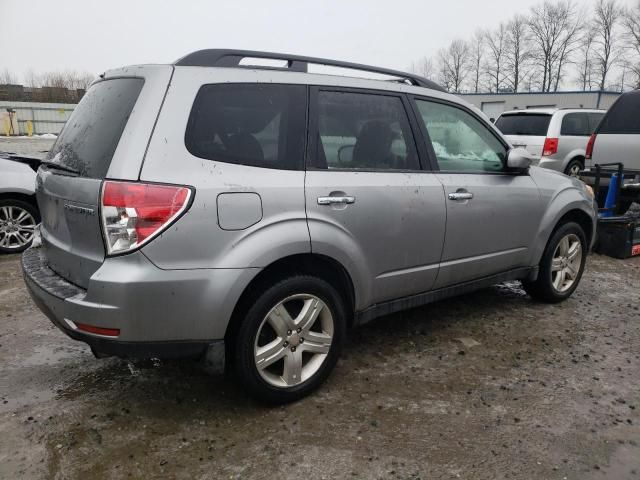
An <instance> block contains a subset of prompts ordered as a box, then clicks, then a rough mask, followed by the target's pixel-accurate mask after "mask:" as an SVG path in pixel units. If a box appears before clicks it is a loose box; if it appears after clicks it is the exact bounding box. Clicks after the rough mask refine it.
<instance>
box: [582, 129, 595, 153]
mask: <svg viewBox="0 0 640 480" xmlns="http://www.w3.org/2000/svg"><path fill="white" fill-rule="evenodd" d="M595 143H596V134H595V133H592V134H591V136H590V137H589V141H588V142H587V150H586V152H585V154H584V156H585V158H586V159H587V160H591V157H592V156H593V146H594V145H595Z"/></svg>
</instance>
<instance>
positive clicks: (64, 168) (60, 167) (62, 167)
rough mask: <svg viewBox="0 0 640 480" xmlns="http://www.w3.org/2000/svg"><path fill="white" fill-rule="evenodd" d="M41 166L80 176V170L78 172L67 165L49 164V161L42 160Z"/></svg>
mask: <svg viewBox="0 0 640 480" xmlns="http://www.w3.org/2000/svg"><path fill="white" fill-rule="evenodd" d="M40 165H44V166H45V167H47V168H50V169H52V170H61V171H63V172H68V173H73V174H75V175H80V170H76V169H75V168H73V167H67V166H66V165H60V164H59V163H55V162H49V161H47V160H40Z"/></svg>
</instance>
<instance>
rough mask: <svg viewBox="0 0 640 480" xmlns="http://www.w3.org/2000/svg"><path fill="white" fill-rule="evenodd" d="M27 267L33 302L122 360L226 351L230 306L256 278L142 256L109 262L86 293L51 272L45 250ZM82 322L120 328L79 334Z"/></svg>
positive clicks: (32, 253)
mask: <svg viewBox="0 0 640 480" xmlns="http://www.w3.org/2000/svg"><path fill="white" fill-rule="evenodd" d="M22 268H23V274H24V279H25V283H26V285H27V287H28V290H29V292H30V294H31V297H32V298H33V300H34V302H35V303H36V305H37V306H38V307H39V308H40V309H41V310H42V311H43V313H45V315H47V317H49V319H50V320H51V321H52V322H53V323H54V324H55V325H56V326H57V327H58V328H59V329H60V330H62V331H63V332H64V333H66V334H67V335H68V336H69V337H71V338H73V339H76V340H80V341H83V342H85V343H87V344H88V345H89V346H91V348H92V349H93V351H94V353H96V354H98V355H116V356H118V357H124V358H151V357H158V358H177V357H200V356H203V355H204V354H205V353H207V352H208V351H211V350H212V349H213V350H217V351H220V348H221V347H222V351H224V340H223V339H224V334H225V331H226V327H227V324H228V321H229V318H230V317H231V313H232V309H233V307H234V306H235V303H236V301H237V298H239V296H240V294H241V293H242V290H244V285H245V282H246V283H248V282H249V281H250V279H251V278H252V277H253V274H254V273H255V272H253V271H247V270H244V269H238V270H233V269H229V270H204V269H203V270H180V271H166V270H161V269H158V268H157V267H155V266H154V265H153V264H152V263H151V262H150V261H149V260H147V259H146V257H144V255H142V254H141V253H140V252H137V253H135V254H132V255H130V256H122V257H115V258H112V259H107V260H106V261H105V263H104V264H103V266H102V267H101V268H100V269H98V271H97V272H96V273H95V274H94V275H93V276H92V277H91V280H90V282H89V287H88V289H87V290H84V289H81V288H79V287H77V286H75V285H73V284H71V283H69V282H67V281H66V280H65V279H64V278H62V277H60V276H59V275H57V274H56V273H55V272H53V271H52V270H51V269H49V267H48V266H47V262H46V258H45V256H44V253H43V251H42V249H40V248H31V249H28V250H26V251H25V253H24V254H23V257H22ZM249 270H251V269H249ZM78 323H82V324H88V325H91V326H95V327H101V328H109V329H118V330H119V335H118V336H117V337H111V336H109V337H107V336H104V335H98V334H93V333H88V332H85V331H81V330H79V329H78V328H77V326H76V324H78Z"/></svg>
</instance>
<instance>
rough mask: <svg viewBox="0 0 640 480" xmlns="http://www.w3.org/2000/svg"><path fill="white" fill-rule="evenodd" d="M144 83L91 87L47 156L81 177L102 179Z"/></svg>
mask: <svg viewBox="0 0 640 480" xmlns="http://www.w3.org/2000/svg"><path fill="white" fill-rule="evenodd" d="M143 85H144V80H143V79H141V78H116V79H113V80H105V81H102V82H99V83H96V84H95V85H93V86H92V87H91V88H90V89H89V90H88V91H87V93H86V94H85V96H84V97H82V100H81V101H80V103H79V104H78V106H77V107H76V108H75V109H74V110H73V113H72V114H71V117H69V120H68V121H67V123H66V124H65V126H64V128H63V130H62V132H61V133H60V136H59V137H58V139H57V140H56V143H55V144H54V145H53V148H52V149H51V150H50V151H49V154H48V155H47V160H52V161H55V162H59V163H60V164H62V165H65V166H67V167H71V168H73V169H75V170H77V171H78V173H79V175H80V176H82V177H90V178H104V177H105V176H106V174H107V171H108V170H109V165H110V164H111V159H112V158H113V153H114V152H115V151H116V147H117V146H118V142H119V141H120V136H121V135H122V132H123V131H124V127H125V126H126V124H127V121H128V120H129V116H130V115H131V111H132V110H133V107H134V105H135V104H136V100H137V99H138V96H139V95H140V91H141V90H142V86H143Z"/></svg>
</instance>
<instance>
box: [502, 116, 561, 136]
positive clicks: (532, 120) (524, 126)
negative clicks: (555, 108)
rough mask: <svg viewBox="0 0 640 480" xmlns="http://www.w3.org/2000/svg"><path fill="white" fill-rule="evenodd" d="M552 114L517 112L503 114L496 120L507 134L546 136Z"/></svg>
mask: <svg viewBox="0 0 640 480" xmlns="http://www.w3.org/2000/svg"><path fill="white" fill-rule="evenodd" d="M550 121H551V115H546V114H537V113H536V114H533V113H516V114H508V115H502V116H501V117H500V118H498V120H497V121H496V127H498V129H499V130H500V131H501V132H502V133H504V134H505V135H523V136H533V137H546V136H547V130H548V129H549V122H550Z"/></svg>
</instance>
